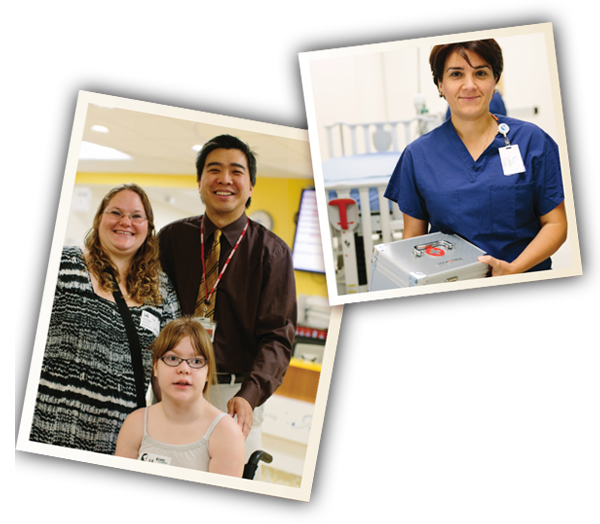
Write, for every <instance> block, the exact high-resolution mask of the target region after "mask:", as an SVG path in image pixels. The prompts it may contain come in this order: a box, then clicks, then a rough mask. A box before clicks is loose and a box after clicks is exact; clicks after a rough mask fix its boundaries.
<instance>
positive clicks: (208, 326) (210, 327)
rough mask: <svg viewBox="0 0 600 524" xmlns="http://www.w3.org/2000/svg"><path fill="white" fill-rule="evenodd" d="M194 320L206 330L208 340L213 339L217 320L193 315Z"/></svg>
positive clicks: (212, 340)
mask: <svg viewBox="0 0 600 524" xmlns="http://www.w3.org/2000/svg"><path fill="white" fill-rule="evenodd" d="M194 320H195V321H197V322H199V323H200V325H201V326H202V327H203V328H204V329H205V330H206V332H207V333H208V334H209V336H210V341H211V342H214V341H215V331H216V330H217V322H216V321H214V320H211V319H210V318H206V317H194Z"/></svg>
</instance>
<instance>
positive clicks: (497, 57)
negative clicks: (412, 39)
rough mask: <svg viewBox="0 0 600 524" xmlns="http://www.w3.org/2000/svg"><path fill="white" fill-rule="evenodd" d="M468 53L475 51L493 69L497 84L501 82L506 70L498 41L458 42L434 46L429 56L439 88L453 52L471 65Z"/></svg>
mask: <svg viewBox="0 0 600 524" xmlns="http://www.w3.org/2000/svg"><path fill="white" fill-rule="evenodd" d="M466 51H473V52H474V53H477V54H478V55H479V56H480V57H481V58H483V59H484V60H485V61H486V62H487V63H488V64H489V65H490V67H491V68H492V72H493V73H494V79H495V80H496V82H498V81H499V80H500V76H501V75H502V71H503V70H504V59H503V58H502V49H501V47H500V46H499V45H498V42H496V40H494V39H493V38H489V39H486V40H473V41H470V42H457V43H454V44H443V45H436V46H434V47H433V49H432V50H431V53H430V55H429V65H430V66H431V73H432V75H433V83H434V84H435V86H436V87H439V84H440V82H441V81H442V79H443V78H444V66H445V65H446V59H447V58H448V57H449V56H450V54H452V53H453V52H456V53H458V54H459V55H460V56H462V57H463V58H464V59H465V60H466V61H467V63H468V64H469V65H471V63H470V62H469V57H468V55H467V53H466Z"/></svg>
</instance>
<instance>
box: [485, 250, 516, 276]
mask: <svg viewBox="0 0 600 524" xmlns="http://www.w3.org/2000/svg"><path fill="white" fill-rule="evenodd" d="M478 260H479V262H483V263H484V264H488V265H489V266H490V268H491V270H492V273H491V276H493V277H499V276H501V275H514V274H516V273H518V272H519V271H517V270H516V269H515V267H514V266H513V265H512V264H510V263H509V262H505V261H504V260H499V259H497V258H494V257H491V256H490V255H483V256H480V257H479V258H478Z"/></svg>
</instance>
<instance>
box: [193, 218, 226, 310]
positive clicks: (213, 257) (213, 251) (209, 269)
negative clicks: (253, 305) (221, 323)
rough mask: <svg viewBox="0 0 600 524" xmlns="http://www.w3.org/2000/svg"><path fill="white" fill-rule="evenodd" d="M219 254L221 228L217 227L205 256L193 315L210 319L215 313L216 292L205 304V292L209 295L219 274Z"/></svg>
mask: <svg viewBox="0 0 600 524" xmlns="http://www.w3.org/2000/svg"><path fill="white" fill-rule="evenodd" d="M220 256H221V230H220V229H217V230H216V231H215V234H214V240H213V243H212V246H211V247H210V250H209V252H208V256H207V257H206V263H205V268H206V275H202V279H201V280H200V289H199V290H198V301H197V302H196V310H195V311H194V316H197V317H206V318H210V319H211V320H212V319H213V317H214V314H215V304H216V301H217V292H216V291H215V292H214V293H213V295H212V297H210V303H209V304H205V303H204V301H205V300H206V296H207V295H206V293H207V291H208V294H209V295H210V292H211V290H212V288H213V286H214V285H215V282H216V281H217V277H218V276H219V257H220ZM205 278H206V285H204V279H205Z"/></svg>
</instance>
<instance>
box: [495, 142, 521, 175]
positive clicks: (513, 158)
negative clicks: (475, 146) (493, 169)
mask: <svg viewBox="0 0 600 524" xmlns="http://www.w3.org/2000/svg"><path fill="white" fill-rule="evenodd" d="M498 152H499V153H500V162H502V171H504V175H505V176H510V175H516V174H517V173H524V172H525V165H524V164H523V158H522V157H521V152H520V151H519V146H518V145H517V144H514V145H511V146H506V147H500V148H498Z"/></svg>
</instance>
